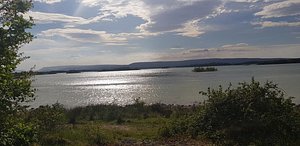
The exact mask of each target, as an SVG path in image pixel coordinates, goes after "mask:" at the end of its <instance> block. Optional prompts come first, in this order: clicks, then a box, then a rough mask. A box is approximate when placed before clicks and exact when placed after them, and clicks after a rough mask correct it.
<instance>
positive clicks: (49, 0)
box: [34, 0, 63, 4]
mask: <svg viewBox="0 0 300 146" xmlns="http://www.w3.org/2000/svg"><path fill="white" fill-rule="evenodd" d="M34 1H36V2H41V3H46V4H54V3H60V2H62V1H63V0H34Z"/></svg>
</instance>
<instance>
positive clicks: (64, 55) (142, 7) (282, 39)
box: [20, 0, 300, 69]
mask: <svg viewBox="0 0 300 146" xmlns="http://www.w3.org/2000/svg"><path fill="white" fill-rule="evenodd" d="M26 16H32V17H33V18H34V20H35V23H36V25H35V26H34V28H33V29H32V30H30V31H31V32H32V33H33V34H34V35H35V36H36V38H35V39H34V41H33V42H31V43H30V44H28V45H25V46H23V47H22V49H21V51H23V52H24V53H25V55H27V56H30V57H31V58H30V59H28V60H26V61H25V62H24V63H22V64H21V65H20V68H21V69H28V68H31V67H32V66H34V65H36V69H39V68H42V67H45V66H59V65H90V64H128V63H132V62H137V61H158V60H160V61H161V60H184V59H200V58H236V57H239V58H240V57H247V58H250V57H260V58H270V57H300V0H34V8H33V9H32V10H31V11H30V12H28V13H27V14H26Z"/></svg>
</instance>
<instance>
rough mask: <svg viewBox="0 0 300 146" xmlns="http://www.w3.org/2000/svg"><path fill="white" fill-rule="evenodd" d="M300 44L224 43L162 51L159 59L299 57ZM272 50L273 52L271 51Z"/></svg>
mask: <svg viewBox="0 0 300 146" xmlns="http://www.w3.org/2000/svg"><path fill="white" fill-rule="evenodd" d="M299 47H300V44H282V45H258V46H252V45H248V44H245V43H239V44H229V45H223V46H221V47H217V48H194V49H185V50H183V51H180V52H178V51H176V52H175V51H174V52H173V53H165V54H164V53H161V54H159V55H158V57H157V60H184V59H200V58H280V57H283V56H284V57H286V58H288V57H291V58H292V57H299V55H298V54H300V49H299ZM270 52H272V53H270Z"/></svg>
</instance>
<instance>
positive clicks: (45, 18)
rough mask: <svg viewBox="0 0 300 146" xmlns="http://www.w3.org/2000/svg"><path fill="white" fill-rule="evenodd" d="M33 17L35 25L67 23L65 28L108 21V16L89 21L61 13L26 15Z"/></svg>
mask: <svg viewBox="0 0 300 146" xmlns="http://www.w3.org/2000/svg"><path fill="white" fill-rule="evenodd" d="M29 16H31V17H33V19H34V21H35V23H37V24H46V23H56V22H58V23H66V24H65V27H75V26H76V25H83V24H90V23H96V22H99V21H107V19H106V18H105V17H106V16H96V17H92V18H89V19H85V18H82V17H75V16H69V15H64V14H59V13H45V12H36V11H29V12H28V13H26V14H25V17H29Z"/></svg>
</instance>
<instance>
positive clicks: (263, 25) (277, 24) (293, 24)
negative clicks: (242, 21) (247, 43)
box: [252, 21, 300, 28]
mask: <svg viewBox="0 0 300 146" xmlns="http://www.w3.org/2000/svg"><path fill="white" fill-rule="evenodd" d="M252 25H259V26H261V28H266V27H300V22H285V21H280V22H273V21H263V22H252Z"/></svg>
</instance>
